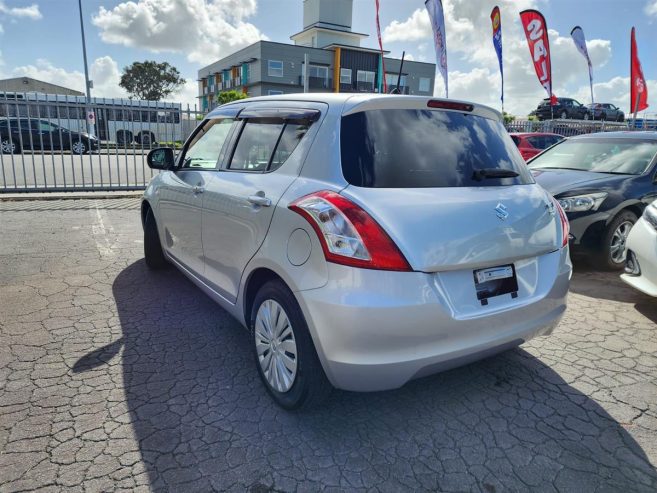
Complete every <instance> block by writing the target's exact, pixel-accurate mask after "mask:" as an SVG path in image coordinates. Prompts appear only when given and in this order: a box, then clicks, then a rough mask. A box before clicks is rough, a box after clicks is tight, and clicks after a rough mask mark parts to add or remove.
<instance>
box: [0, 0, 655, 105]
mask: <svg viewBox="0 0 657 493" xmlns="http://www.w3.org/2000/svg"><path fill="white" fill-rule="evenodd" d="M374 2H375V0H354V14H353V26H352V28H353V30H354V31H357V32H362V33H367V34H369V35H370V37H369V38H367V39H366V40H365V41H364V42H363V44H362V45H363V46H367V47H376V46H377V39H376V24H375V15H374ZM82 4H83V18H84V23H85V34H86V40H87V57H88V60H89V65H90V71H91V78H92V79H93V81H94V89H93V91H92V95H93V96H104V97H121V96H125V95H126V94H125V93H124V92H123V90H122V89H121V88H120V87H119V86H118V81H119V77H120V74H121V70H122V69H123V67H125V66H127V65H129V64H131V63H132V62H134V61H143V60H157V61H168V62H169V63H171V64H172V65H174V66H175V67H177V68H178V69H179V70H180V72H181V73H182V75H183V77H184V78H185V79H186V83H185V85H184V86H183V87H182V89H181V90H180V91H179V92H178V93H177V94H174V95H172V96H171V99H172V100H175V101H182V102H183V103H189V104H191V105H193V104H194V102H195V101H196V100H195V97H196V96H197V83H196V78H197V71H198V69H199V68H201V67H202V66H204V65H207V64H209V63H212V62H214V61H216V60H218V59H219V58H221V57H223V56H226V55H228V54H230V53H231V52H233V51H235V50H237V49H239V48H241V47H243V46H246V45H249V44H251V43H253V42H254V41H257V40H258V39H269V40H272V41H278V42H290V39H289V36H290V35H291V34H294V33H296V32H298V31H300V30H301V29H302V27H303V26H302V12H303V10H302V0H130V1H126V0H83V1H82ZM380 4H381V7H380V16H381V17H380V20H381V29H382V31H383V43H384V49H386V50H389V51H390V52H391V55H392V56H400V55H401V53H402V51H405V52H406V56H407V57H408V58H409V59H414V60H418V61H429V62H435V52H434V49H433V45H432V35H431V29H430V24H429V19H428V16H427V14H426V9H425V7H424V3H423V0H380ZM443 5H444V9H445V18H446V44H447V62H448V66H449V88H450V97H451V98H457V99H465V100H470V101H475V102H478V103H483V104H487V105H490V106H492V107H494V108H497V109H500V108H501V106H500V105H501V102H500V74H499V68H498V64H497V58H496V54H495V51H494V48H493V45H492V40H491V30H492V28H491V21H490V12H491V9H492V8H493V6H495V5H499V7H500V10H501V15H502V36H503V50H504V68H505V70H504V72H505V73H504V75H505V110H506V111H508V112H510V113H512V114H514V115H518V116H523V115H527V114H528V113H529V112H530V111H531V110H532V109H534V108H536V105H537V104H538V102H539V101H540V100H541V99H542V98H544V97H546V94H545V91H544V90H543V88H542V87H541V86H540V85H539V83H538V80H537V78H536V75H535V72H534V69H533V65H532V63H531V58H530V54H529V50H528V47H527V42H526V40H525V37H524V33H523V32H522V27H521V25H520V20H519V16H518V14H519V12H520V11H521V10H524V9H525V8H536V9H538V10H540V11H541V12H542V13H543V15H544V16H545V19H546V22H547V25H548V28H549V38H550V47H551V55H552V77H553V87H554V92H555V94H556V95H557V96H567V97H574V98H576V99H578V100H579V101H580V102H582V103H584V104H587V103H589V102H590V91H589V84H588V71H587V65H586V61H585V59H584V57H582V55H580V54H579V53H578V52H577V51H576V49H575V46H574V43H573V41H572V39H571V38H570V31H571V29H572V28H573V27H574V26H576V25H579V26H581V27H582V28H583V30H584V33H585V35H586V38H587V46H588V50H589V54H590V56H591V61H592V64H593V77H594V83H595V85H594V97H595V100H596V101H598V102H608V103H614V104H616V105H618V106H620V107H621V108H622V109H624V110H625V111H626V112H628V109H629V94H628V93H629V67H630V29H631V27H632V26H635V27H636V30H637V43H638V47H639V56H640V59H641V63H642V66H643V72H644V75H645V78H646V79H647V81H648V92H649V98H648V102H649V104H650V108H649V109H648V110H647V115H648V116H649V117H650V116H656V115H657V0H443ZM16 76H30V77H34V78H37V79H41V80H45V81H48V82H52V83H56V84H60V85H64V86H68V87H72V88H76V89H79V90H83V88H84V76H83V59H82V46H81V36H80V24H79V13H78V2H77V0H0V78H7V77H16ZM434 95H435V96H444V86H443V83H442V79H441V77H440V76H439V75H438V76H437V77H436V85H435V90H434Z"/></svg>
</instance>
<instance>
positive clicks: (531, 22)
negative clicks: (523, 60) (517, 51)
mask: <svg viewBox="0 0 657 493" xmlns="http://www.w3.org/2000/svg"><path fill="white" fill-rule="evenodd" d="M520 21H521V22H522V27H523V28H524V29H525V36H527V45H528V46H529V53H530V54H531V56H532V60H533V62H534V69H535V70H536V75H537V76H538V81H539V82H540V83H541V85H542V86H543V88H544V89H545V90H546V91H547V93H548V97H549V98H550V104H552V105H554V104H556V102H557V98H556V96H555V95H554V94H552V65H551V63H550V41H549V40H548V32H547V24H546V23H545V18H544V17H543V14H541V13H540V12H539V11H538V10H523V11H522V12H520Z"/></svg>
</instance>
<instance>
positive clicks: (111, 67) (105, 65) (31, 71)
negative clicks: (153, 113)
mask: <svg viewBox="0 0 657 493" xmlns="http://www.w3.org/2000/svg"><path fill="white" fill-rule="evenodd" d="M2 65H3V61H2V52H0V68H1V67H2ZM3 77H32V78H34V79H38V80H42V81H45V82H50V83H52V84H57V85H60V86H64V87H68V88H71V89H75V90H77V91H81V92H84V73H82V72H80V71H78V70H72V71H69V70H66V69H64V68H61V67H56V66H55V65H53V64H52V63H51V62H50V61H48V60H45V59H38V60H37V61H36V62H35V63H34V64H30V65H22V66H19V67H15V68H13V69H12V70H11V71H9V72H3V71H2V70H0V78H3ZM89 77H90V78H91V80H93V82H94V87H93V89H92V90H91V95H92V96H94V97H99V98H126V97H128V94H127V93H126V92H125V90H124V89H123V88H122V87H120V86H119V81H120V80H121V71H120V70H119V67H118V64H117V63H116V61H114V59H112V58H111V57H109V56H103V57H100V58H96V59H95V60H94V61H93V63H92V64H91V65H90V67H89ZM197 91H198V85H197V82H196V81H195V80H194V79H186V80H185V84H184V85H183V86H182V88H181V89H180V90H179V91H178V92H176V93H174V94H172V95H171V96H170V97H169V98H167V101H173V102H177V103H182V104H183V107H184V108H186V107H187V105H188V104H189V106H190V108H192V109H193V108H194V104H197V102H198V100H197V99H196V95H197Z"/></svg>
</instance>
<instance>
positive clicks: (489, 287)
mask: <svg viewBox="0 0 657 493" xmlns="http://www.w3.org/2000/svg"><path fill="white" fill-rule="evenodd" d="M472 273H473V274H474V282H475V288H476V289H477V299H478V300H480V301H481V302H482V304H484V305H485V304H487V302H486V303H484V301H485V300H487V299H488V298H492V297H494V296H501V295H503V294H509V293H511V296H513V297H515V296H517V292H518V280H517V279H516V269H515V267H514V266H513V264H511V265H500V266H498V267H490V268H488V269H479V270H475V271H473V272H472Z"/></svg>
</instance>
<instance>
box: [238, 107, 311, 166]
mask: <svg viewBox="0 0 657 493" xmlns="http://www.w3.org/2000/svg"><path fill="white" fill-rule="evenodd" d="M310 125H311V122H309V121H291V120H283V119H273V118H266V119H250V120H247V121H246V123H245V124H244V129H243V130H242V133H241V135H240V137H239V141H238V142H237V146H236V147H235V152H234V153H233V158H232V159H231V162H230V166H229V168H230V169H231V170H238V171H256V172H264V171H274V170H275V169H277V168H279V167H280V166H281V165H282V164H283V163H284V162H285V161H287V158H288V157H290V154H292V152H293V151H294V149H296V147H297V145H298V144H299V142H301V139H303V137H304V135H306V132H307V131H308V129H309V128H310Z"/></svg>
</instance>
